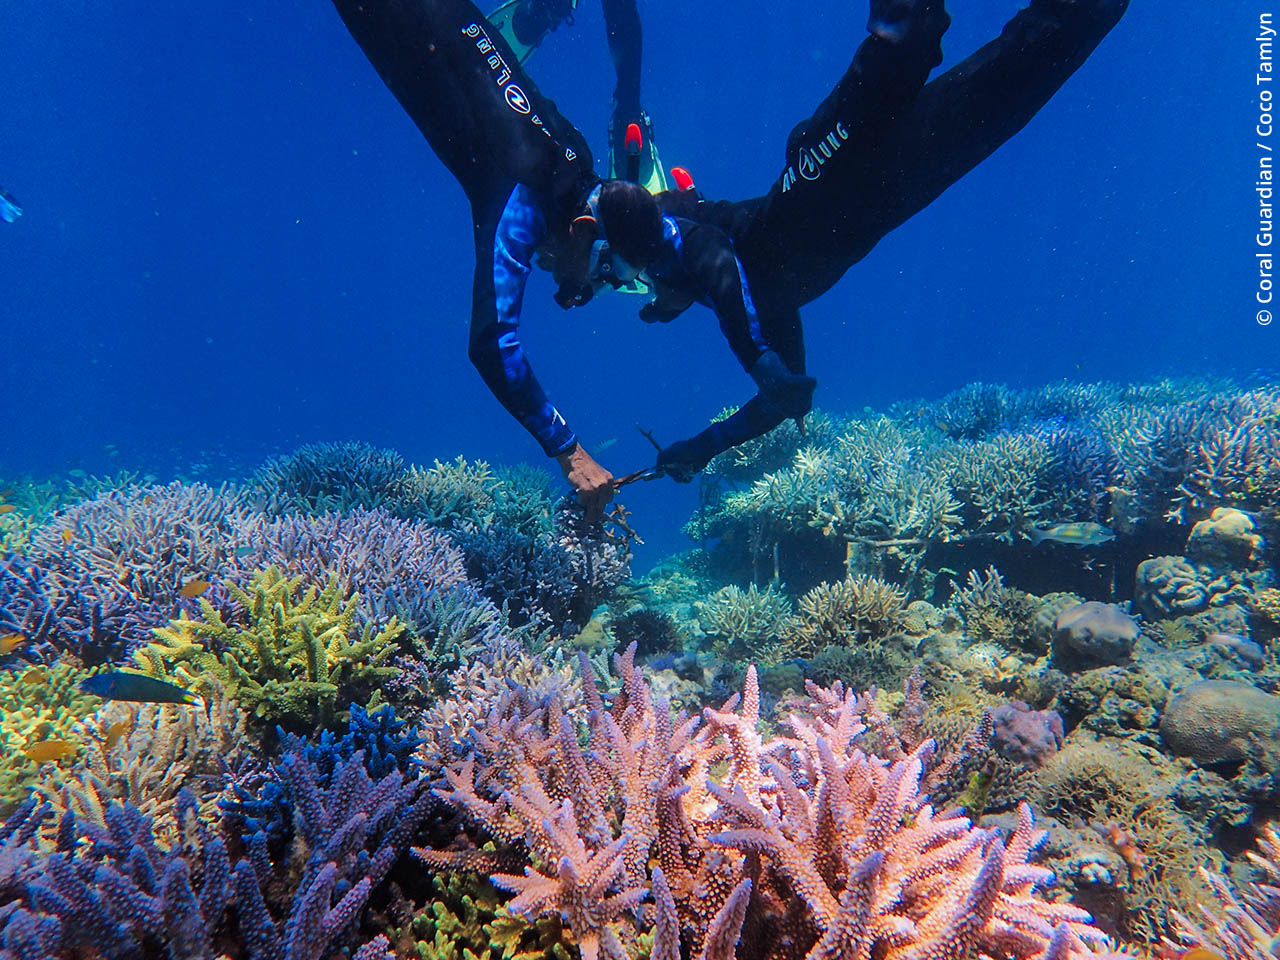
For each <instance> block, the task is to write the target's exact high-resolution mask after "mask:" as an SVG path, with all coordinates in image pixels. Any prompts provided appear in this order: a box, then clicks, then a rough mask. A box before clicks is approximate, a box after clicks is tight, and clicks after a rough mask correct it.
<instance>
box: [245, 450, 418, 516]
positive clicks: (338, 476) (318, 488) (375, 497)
mask: <svg viewBox="0 0 1280 960" xmlns="http://www.w3.org/2000/svg"><path fill="white" fill-rule="evenodd" d="M408 480H409V473H408V471H407V470H406V468H405V465H404V459H403V458H402V457H401V456H400V454H398V453H396V452H395V451H394V450H379V449H378V448H376V447H372V446H370V445H369V444H367V443H355V442H350V441H348V442H344V443H308V444H304V445H303V446H301V447H299V448H298V449H297V450H294V451H293V452H292V453H289V454H285V455H284V456H280V457H272V458H271V459H270V460H268V461H266V463H264V464H263V465H262V466H261V467H259V468H258V470H257V472H256V473H255V474H254V482H255V483H256V484H257V485H258V486H259V487H260V488H261V489H262V491H263V493H264V494H265V498H266V503H265V508H266V511H267V513H268V514H272V515H275V516H280V515H283V514H287V513H325V512H326V511H330V510H336V511H346V510H352V509H354V508H356V507H366V508H369V507H378V506H384V505H389V504H392V505H393V504H397V503H399V502H400V501H401V500H402V499H403V498H404V496H405V494H406V491H407V486H408Z"/></svg>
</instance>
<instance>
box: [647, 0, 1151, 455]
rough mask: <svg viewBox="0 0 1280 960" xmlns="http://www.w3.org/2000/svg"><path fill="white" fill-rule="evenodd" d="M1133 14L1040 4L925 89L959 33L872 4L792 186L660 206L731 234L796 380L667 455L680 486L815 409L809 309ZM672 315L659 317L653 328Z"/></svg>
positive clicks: (911, 11) (915, 8)
mask: <svg viewBox="0 0 1280 960" xmlns="http://www.w3.org/2000/svg"><path fill="white" fill-rule="evenodd" d="M1127 4H1128V0H1032V3H1031V4H1030V6H1029V7H1028V8H1027V9H1025V10H1022V11H1021V12H1019V13H1018V14H1017V15H1016V16H1014V17H1013V19H1012V20H1010V21H1009V22H1008V23H1007V24H1006V25H1005V27H1004V29H1003V31H1002V32H1001V34H1000V36H999V37H997V38H996V39H995V40H993V41H991V42H990V43H988V44H986V45H985V46H983V47H982V48H981V49H980V50H978V51H977V52H976V53H974V54H973V55H972V56H971V57H969V58H968V59H966V60H964V61H963V62H962V63H960V64H958V65H957V66H955V67H953V68H952V69H950V70H948V71H946V72H945V73H944V74H942V75H941V76H939V77H937V78H936V79H934V80H933V81H931V82H928V83H926V81H927V80H928V76H929V73H930V71H931V70H932V69H933V68H934V67H935V66H937V65H938V64H939V63H940V62H941V59H942V52H941V38H942V35H943V33H944V32H945V30H946V28H947V27H948V25H949V24H950V18H949V17H948V16H947V15H946V13H945V11H944V9H943V4H942V2H941V0H924V2H913V0H887V2H885V0H874V2H873V3H872V19H871V23H870V25H869V26H870V29H871V30H872V35H871V36H869V37H868V38H867V39H866V40H865V41H863V43H862V45H861V46H860V47H859V48H858V51H857V53H856V55H855V56H854V58H853V62H852V63H851V64H850V66H849V69H848V70H847V71H846V73H845V75H844V76H843V77H842V78H841V79H840V82H839V83H838V84H837V85H836V87H835V89H834V90H833V91H832V92H831V93H830V94H829V95H828V96H827V98H826V99H825V100H823V102H822V103H821V104H820V105H819V107H818V109H817V110H816V111H815V112H814V114H813V115H812V116H811V117H809V118H808V119H807V120H804V121H802V122H801V123H800V124H798V125H797V126H796V127H795V128H794V129H793V130H792V132H791V135H790V136H789V137H788V140H787V148H786V156H785V161H784V166H783V170H782V174H781V175H780V176H779V178H778V179H777V180H776V181H775V182H774V184H773V187H772V189H771V190H770V191H769V193H768V194H767V195H765V196H763V197H756V198H753V199H750V200H745V201H739V202H729V201H720V202H716V203H709V202H696V203H694V202H692V201H693V198H692V197H689V196H681V195H679V194H674V195H671V194H669V195H664V196H663V197H662V198H661V200H662V202H663V205H664V207H665V209H666V211H667V212H668V213H669V214H671V215H674V216H676V217H677V218H684V219H685V220H687V221H693V222H697V223H700V224H703V225H714V226H715V227H718V228H719V229H720V230H721V231H723V235H724V238H725V240H724V242H725V244H726V248H730V247H731V249H732V250H734V251H735V252H736V254H737V257H738V259H739V260H740V261H741V263H742V266H743V269H744V271H745V274H746V279H747V281H748V283H749V285H750V292H751V296H752V299H753V300H754V304H755V307H756V310H757V312H758V318H759V325H760V331H761V335H762V337H763V339H764V340H765V341H767V343H768V344H769V345H770V347H772V349H773V350H775V351H777V353H778V354H779V355H780V357H781V359H782V361H783V363H784V364H785V366H786V368H787V371H782V372H781V374H779V371H778V370H777V369H776V365H775V369H774V370H773V371H772V373H771V374H769V372H766V377H767V376H769V375H771V376H772V378H773V381H774V383H775V384H777V383H778V382H781V385H782V388H783V389H781V390H779V388H778V387H776V386H775V387H774V392H775V394H776V395H777V397H778V398H779V399H777V400H776V401H773V402H771V401H770V397H769V394H770V389H769V386H768V383H765V384H761V387H762V389H761V392H760V393H758V394H757V396H756V397H755V398H753V400H752V401H751V402H749V403H748V404H747V405H746V406H744V407H743V408H742V410H741V411H739V413H738V414H736V415H735V416H734V417H731V418H729V419H728V420H726V421H722V422H720V423H716V424H713V425H712V426H711V427H709V428H708V429H707V430H705V431H703V432H702V433H700V434H698V435H697V436H696V437H693V438H691V439H690V440H687V441H682V442H681V443H679V444H675V445H673V447H672V448H669V449H668V450H667V451H664V454H663V460H664V461H666V462H667V463H668V464H669V465H672V466H673V467H674V471H673V472H676V473H681V472H683V473H684V475H685V476H686V477H687V476H688V474H689V473H691V472H696V470H697V469H701V467H702V466H703V465H705V463H706V462H707V460H709V459H710V457H711V456H714V455H715V454H716V453H719V452H721V451H722V450H725V449H728V448H729V447H731V446H736V445H737V444H739V443H742V442H743V441H745V440H747V439H750V438H751V437H755V436H759V435H760V434H762V433H765V432H767V431H768V430H771V429H772V428H773V427H774V426H776V425H777V424H778V423H781V422H782V421H783V420H784V419H788V418H790V417H794V416H797V415H799V414H802V413H804V412H805V410H807V409H808V404H807V402H805V398H804V397H803V390H802V388H801V384H800V382H799V375H801V374H803V373H804V371H805V350H804V337H803V331H802V328H801V324H800V314H799V310H800V307H801V306H803V305H804V304H806V303H809V302H810V301H812V300H814V299H816V298H817V297H819V296H821V295H822V294H823V293H825V292H826V291H827V290H829V289H830V288H831V286H832V285H833V284H835V282H836V281H837V280H839V279H840V278H841V277H842V276H843V275H844V273H845V272H846V271H847V270H848V269H849V268H850V267H851V266H852V265H853V264H855V263H857V262H858V261H859V260H861V259H862V258H863V257H865V256H866V255H867V254H868V253H869V252H870V251H871V249H872V248H873V247H874V246H875V245H876V244H877V243H878V242H879V241H880V239H881V238H882V237H884V236H885V234H887V233H889V231H891V230H893V229H894V228H895V227H897V226H899V225H901V224H902V223H904V222H905V221H906V220H908V219H909V218H910V217H912V216H913V215H915V214H916V213H918V212H919V211H920V210H922V209H924V208H925V207H927V206H928V205H929V204H930V203H932V202H933V201H934V200H935V199H936V198H937V197H938V196H939V194H941V193H942V192H943V191H944V190H945V189H946V188H947V187H949V186H951V184H953V183H955V182H956V181H957V180H958V179H960V177H962V176H963V175H964V174H965V173H967V172H968V171H969V170H971V169H973V168H974V167H975V166H977V164H978V163H980V162H981V161H982V160H984V159H985V158H986V157H988V156H990V155H991V154H992V153H993V152H994V151H995V150H996V149H997V148H998V147H999V146H1000V145H1001V144H1003V143H1004V142H1005V141H1006V140H1008V139H1009V138H1010V137H1011V136H1013V135H1014V134H1015V133H1017V132H1018V131H1019V130H1021V129H1022V127H1023V126H1024V125H1025V124H1026V123H1027V121H1029V120H1030V119H1031V117H1033V116H1034V115H1035V113H1036V111H1038V110H1039V109H1040V107H1042V106H1043V105H1044V104H1045V103H1046V102H1047V101H1048V100H1049V98H1050V97H1051V96H1052V95H1053V94H1054V93H1055V92H1056V91H1057V90H1058V88H1059V87H1060V86H1061V85H1062V84H1063V83H1064V82H1065V81H1066V80H1067V78H1068V77H1070V76H1071V74H1072V73H1074V72H1075V70H1076V69H1077V68H1078V67H1079V66H1080V65H1081V64H1082V63H1084V61H1085V59H1086V58H1087V57H1088V56H1089V54H1090V53H1092V51H1093V50H1094V48H1095V47H1096V46H1097V45H1098V43H1099V42H1100V41H1101V40H1102V38H1103V37H1104V36H1106V34H1107V32H1108V31H1109V30H1110V29H1111V28H1112V27H1113V26H1115V24H1116V23H1117V22H1118V21H1119V19H1120V17H1121V16H1122V14H1123V13H1124V11H1125V8H1126V6H1127ZM677 301H678V298H677ZM674 306H675V307H678V306H679V303H678V302H677V303H676V304H675V305H674ZM671 315H672V311H664V310H661V309H659V310H653V311H651V314H650V317H649V318H650V319H663V320H665V319H670V318H671ZM788 371H789V373H790V374H791V377H790V378H788V377H787V376H786V374H787V372H788ZM766 377H762V376H757V377H756V380H757V382H758V383H760V381H761V380H762V379H766ZM681 467H683V468H684V469H683V470H681Z"/></svg>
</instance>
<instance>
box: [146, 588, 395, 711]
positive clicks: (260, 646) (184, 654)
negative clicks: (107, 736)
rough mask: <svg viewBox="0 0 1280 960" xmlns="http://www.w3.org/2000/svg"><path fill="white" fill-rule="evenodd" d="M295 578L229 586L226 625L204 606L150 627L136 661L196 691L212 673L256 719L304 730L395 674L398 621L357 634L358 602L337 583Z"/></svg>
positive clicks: (229, 693) (213, 611)
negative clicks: (232, 604) (308, 583)
mask: <svg viewBox="0 0 1280 960" xmlns="http://www.w3.org/2000/svg"><path fill="white" fill-rule="evenodd" d="M300 582H301V578H288V577H286V576H285V575H284V574H282V573H281V572H280V571H279V570H277V569H275V568H274V567H268V568H267V569H266V570H263V571H260V572H258V573H257V574H255V575H254V577H253V579H252V580H251V581H250V583H249V586H248V589H247V590H241V589H240V588H239V587H236V586H234V585H233V586H231V587H230V589H231V592H232V596H233V597H234V598H235V599H236V600H237V601H238V602H239V604H240V605H241V606H242V608H243V613H242V614H241V616H240V617H238V618H234V619H232V620H230V622H228V621H227V620H224V619H223V617H222V616H221V615H220V614H219V613H218V611H217V610H215V609H214V608H213V606H212V605H211V604H209V603H207V602H206V603H204V604H203V605H202V607H203V609H202V619H200V620H193V619H187V618H183V619H179V620H174V621H173V622H172V623H171V624H170V625H169V626H168V627H165V628H163V629H159V630H157V631H155V640H154V641H153V642H152V643H150V644H148V645H147V646H146V647H144V648H143V649H141V650H139V651H138V653H137V654H136V655H135V659H136V660H137V663H138V665H139V666H141V667H142V668H143V669H144V670H146V671H147V672H148V673H150V674H151V675H152V676H157V677H161V678H164V679H169V680H173V681H174V682H176V683H179V684H181V685H183V686H187V687H189V688H190V689H193V690H201V689H203V688H204V687H205V686H206V684H207V682H208V681H207V679H206V678H214V679H216V680H217V681H218V682H219V683H220V684H222V685H224V686H225V687H226V689H227V693H228V695H229V696H230V697H232V699H234V700H237V701H238V702H240V703H242V704H243V705H244V707H245V709H246V711H247V712H248V713H249V714H250V715H251V716H252V717H254V718H255V719H258V720H268V721H275V720H282V719H287V720H289V721H290V722H292V723H295V724H300V725H303V726H305V727H307V728H309V727H310V725H311V724H312V723H313V722H314V721H315V720H316V719H320V720H321V721H324V720H326V719H328V718H330V717H332V716H333V715H334V712H335V709H336V707H337V704H338V703H339V702H343V703H345V702H349V701H351V700H352V699H356V700H360V699H365V698H367V697H368V695H369V694H370V693H372V692H373V690H374V689H376V688H377V686H378V685H379V684H380V683H381V682H383V681H384V680H386V679H388V678H390V677H394V676H395V675H396V674H398V673H399V668H398V667H396V666H394V665H392V663H391V661H392V659H393V658H394V657H395V655H396V654H397V653H398V652H399V647H398V646H397V644H396V639H397V637H398V636H399V635H400V634H401V633H402V632H403V630H404V627H403V626H401V625H400V624H399V623H398V622H397V621H396V620H395V618H394V617H393V618H392V619H391V620H390V621H389V622H388V623H387V625H386V626H385V627H383V628H382V629H380V630H378V631H377V632H376V633H375V632H374V628H373V625H371V624H366V625H365V627H364V629H363V630H357V628H356V600H355V598H354V597H351V596H347V595H346V594H345V593H344V591H343V590H342V589H341V587H340V584H339V582H338V581H337V580H336V579H333V580H331V581H330V582H329V585H328V586H327V587H325V589H324V590H323V591H318V590H317V589H316V588H315V587H309V588H307V589H306V590H305V591H304V590H303V589H302V588H301V587H300Z"/></svg>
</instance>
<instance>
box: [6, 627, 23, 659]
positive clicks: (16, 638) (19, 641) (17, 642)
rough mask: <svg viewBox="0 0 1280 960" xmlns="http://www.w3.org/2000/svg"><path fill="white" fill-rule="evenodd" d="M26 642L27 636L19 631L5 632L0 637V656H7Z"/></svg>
mask: <svg viewBox="0 0 1280 960" xmlns="http://www.w3.org/2000/svg"><path fill="white" fill-rule="evenodd" d="M26 642H27V638H26V637H24V636H23V635H22V634H20V633H6V634H5V635H4V636H3V637H0V657H7V656H8V655H9V654H11V653H13V651H15V650H17V649H18V648H19V647H20V646H22V645H23V644H24V643H26Z"/></svg>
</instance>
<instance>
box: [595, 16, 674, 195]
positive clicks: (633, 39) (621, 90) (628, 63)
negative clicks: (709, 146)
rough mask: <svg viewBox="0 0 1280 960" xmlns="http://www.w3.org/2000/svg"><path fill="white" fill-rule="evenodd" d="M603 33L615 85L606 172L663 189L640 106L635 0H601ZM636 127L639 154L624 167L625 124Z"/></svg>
mask: <svg viewBox="0 0 1280 960" xmlns="http://www.w3.org/2000/svg"><path fill="white" fill-rule="evenodd" d="M601 6H602V7H603V8H604V23H605V33H606V35H607V37H608V40H609V53H610V55H611V56H612V57H613V69H614V72H615V73H616V74H617V78H618V80H617V85H616V86H615V87H614V89H613V113H612V114H610V116H609V175H610V176H613V177H626V178H628V179H634V180H635V182H636V183H639V184H642V185H644V186H645V187H647V188H648V189H649V190H650V192H652V193H660V192H661V191H663V190H665V189H667V179H666V172H665V171H664V170H663V169H662V162H661V160H659V158H658V148H657V145H656V144H655V143H654V142H653V124H652V123H651V121H650V120H649V115H648V114H646V113H645V112H644V108H643V107H641V106H640V59H641V51H642V48H643V40H644V37H643V31H642V29H641V26H640V14H639V12H638V11H637V10H636V0H602V2H601ZM633 123H634V124H636V125H637V126H638V127H640V130H641V138H642V141H643V142H642V144H641V147H640V152H639V156H638V157H637V158H635V159H634V160H632V161H631V163H632V164H633V165H634V170H629V169H628V161H627V157H628V154H627V128H628V127H629V126H630V125H631V124H633Z"/></svg>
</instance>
